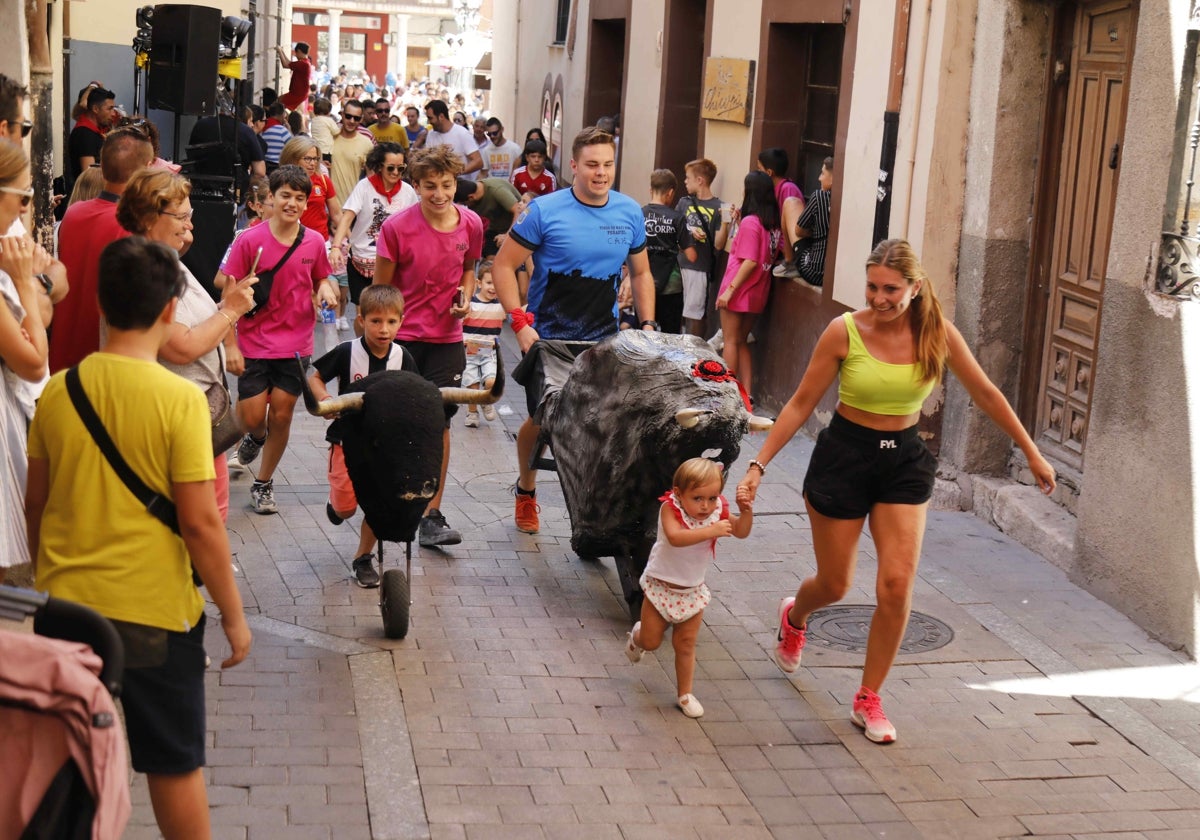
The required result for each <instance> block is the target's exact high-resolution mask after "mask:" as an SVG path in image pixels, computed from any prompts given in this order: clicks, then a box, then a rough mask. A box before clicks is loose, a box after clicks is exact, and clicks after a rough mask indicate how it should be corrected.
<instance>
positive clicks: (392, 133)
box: [368, 122, 408, 152]
mask: <svg viewBox="0 0 1200 840" xmlns="http://www.w3.org/2000/svg"><path fill="white" fill-rule="evenodd" d="M368 130H369V131H370V132H371V134H373V135H375V142H376V143H399V144H400V145H401V146H403V147H404V151H405V152H407V151H408V132H407V131H405V130H404V126H402V125H400V123H398V122H389V123H388V124H387V128H381V127H380V125H379V123H375V125H373V126H371V128H370V129H368Z"/></svg>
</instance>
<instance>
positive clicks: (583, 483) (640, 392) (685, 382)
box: [513, 330, 773, 620]
mask: <svg viewBox="0 0 1200 840" xmlns="http://www.w3.org/2000/svg"><path fill="white" fill-rule="evenodd" d="M541 345H543V346H542V347H540V348H539V355H540V357H541V358H530V357H531V356H533V355H534V354H532V353H531V354H529V355H527V356H526V361H524V362H523V363H522V366H527V367H526V369H527V370H529V369H530V368H532V366H533V365H539V366H541V369H542V374H543V376H544V379H545V381H546V383H547V386H546V389H545V392H544V393H543V395H542V401H541V403H540V405H539V407H538V418H539V419H540V423H541V436H540V438H539V440H538V445H537V446H536V447H535V451H534V456H533V459H532V461H531V466H533V467H535V468H537V469H553V470H556V471H557V472H558V476H559V480H560V482H561V484H562V492H563V498H564V499H565V501H566V505H567V512H568V514H569V515H570V517H571V548H572V549H573V550H574V551H575V553H576V554H578V555H579V557H580V559H582V560H592V561H594V560H596V559H598V558H600V557H612V558H613V560H614V562H615V564H616V568H617V573H618V575H619V577H620V580H621V590H622V594H623V595H624V597H625V601H626V603H627V604H628V605H629V613H630V615H631V616H632V617H633V618H634V619H635V620H636V619H637V617H638V616H639V615H640V614H641V605H642V591H641V586H640V584H639V583H638V580H639V579H640V578H641V576H642V572H643V571H644V570H645V568H646V560H647V559H648V558H649V556H650V548H651V546H652V545H653V544H654V539H655V537H656V535H657V530H658V509H659V504H660V503H659V501H658V499H659V497H660V496H661V495H662V494H663V492H664V491H665V490H667V489H669V488H670V486H671V479H672V477H673V476H674V473H675V469H676V468H677V467H678V466H679V465H680V464H681V463H683V462H684V461H686V460H687V459H689V458H696V457H709V458H712V459H713V460H716V461H720V462H721V464H723V465H724V467H725V468H726V469H728V468H729V466H730V465H731V464H732V463H733V462H734V461H735V460H737V457H738V452H739V450H740V448H741V440H742V437H743V436H744V435H745V434H746V432H747V431H763V430H766V429H768V428H770V427H771V424H772V422H773V421H771V420H769V419H766V418H761V417H755V416H753V415H752V414H751V413H750V411H749V408H748V404H749V399H748V398H747V396H746V394H745V392H744V391H743V390H742V388H741V386H740V384H739V383H738V382H737V380H736V379H735V378H734V377H733V376H732V375H731V374H730V373H729V371H728V370H726V368H725V365H724V364H722V362H721V360H720V358H719V357H718V356H717V355H716V353H715V352H713V350H712V348H711V347H710V346H709V345H708V344H707V343H706V342H704V341H702V340H700V339H699V338H696V337H694V336H690V335H667V334H664V333H658V332H642V331H639V330H625V331H622V332H621V333H618V334H617V335H615V336H613V337H611V338H608V339H605V340H604V341H601V342H599V343H597V344H595V345H593V346H591V347H590V348H588V349H586V350H584V351H583V352H582V353H580V354H579V355H578V357H576V358H575V359H574V361H573V362H572V361H571V355H572V354H571V353H570V352H569V349H568V348H566V347H565V346H564V345H563V343H561V342H553V341H543V342H541ZM524 373H525V371H522V370H521V368H520V367H518V368H517V369H516V370H515V371H514V372H513V377H514V378H515V379H517V380H518V381H522V380H523V379H525V377H524V376H523V374H524ZM547 449H549V450H550V451H551V452H552V454H553V460H550V459H547V458H546V457H545V454H546V450H547Z"/></svg>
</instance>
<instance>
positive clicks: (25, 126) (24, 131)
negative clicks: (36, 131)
mask: <svg viewBox="0 0 1200 840" xmlns="http://www.w3.org/2000/svg"><path fill="white" fill-rule="evenodd" d="M31 131H33V123H31V122H30V121H29V120H25V121H24V122H23V123H21V136H22V137H28V136H29V132H31Z"/></svg>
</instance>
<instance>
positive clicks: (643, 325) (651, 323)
mask: <svg viewBox="0 0 1200 840" xmlns="http://www.w3.org/2000/svg"><path fill="white" fill-rule="evenodd" d="M646 327H650V328H651V329H652V330H656V331H658V332H662V327H660V326H659V325H658V321H653V320H651V321H642V322H641V323H639V324H638V329H639V330H644V329H646Z"/></svg>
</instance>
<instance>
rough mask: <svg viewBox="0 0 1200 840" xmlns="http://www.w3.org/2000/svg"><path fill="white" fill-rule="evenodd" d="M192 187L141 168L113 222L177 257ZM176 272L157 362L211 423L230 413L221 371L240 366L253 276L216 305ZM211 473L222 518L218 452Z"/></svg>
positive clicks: (223, 474) (188, 239) (222, 473)
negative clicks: (199, 394) (191, 391)
mask: <svg viewBox="0 0 1200 840" xmlns="http://www.w3.org/2000/svg"><path fill="white" fill-rule="evenodd" d="M191 192H192V185H191V184H190V183H189V182H188V180H187V179H186V178H183V177H181V176H179V175H176V174H175V173H173V172H168V171H166V170H163V169H143V170H140V171H139V172H137V173H136V174H135V175H134V176H133V177H132V178H131V179H130V180H129V183H128V184H127V185H126V186H125V192H124V194H122V196H121V200H120V201H119V202H118V203H117V221H118V222H120V224H121V226H122V227H123V228H125V229H126V230H128V231H129V232H130V233H134V234H140V235H141V236H144V237H146V238H147V239H149V240H151V241H153V242H161V243H162V244H163V245H166V246H168V247H170V248H173V249H174V250H175V252H176V253H178V254H183V253H184V252H186V251H187V249H188V248H189V247H190V246H191V244H192V202H191ZM179 270H180V271H181V272H182V273H183V275H184V278H185V279H186V280H187V286H186V288H185V290H184V293H183V297H181V298H180V300H179V305H178V306H177V307H176V308H175V324H174V327H173V328H172V330H171V333H170V336H169V337H168V339H167V343H166V344H164V345H163V347H162V350H160V351H159V354H158V360H159V361H160V362H161V363H162V364H163V366H164V367H166V368H168V369H169V370H173V371H175V372H176V373H178V374H179V375H180V376H182V377H183V378H184V379H187V380H189V381H191V382H195V383H196V384H197V385H199V386H200V388H201V389H202V390H203V391H204V392H205V394H206V395H207V396H208V398H209V399H208V403H209V408H210V410H211V411H212V414H213V416H212V418H211V419H212V420H213V423H214V425H215V424H216V423H217V422H218V421H219V420H221V418H222V416H224V414H225V412H227V411H233V406H232V402H231V401H230V400H229V392H228V390H227V389H226V385H225V371H226V370H228V371H229V372H230V373H233V374H234V375H238V374H240V373H241V372H242V370H243V369H244V365H245V362H244V361H243V359H242V354H241V352H239V351H238V349H237V336H236V332H235V328H236V325H237V322H238V319H239V318H241V317H242V316H243V315H245V314H246V313H247V312H249V311H250V310H251V309H252V308H253V307H254V292H253V289H252V288H251V287H252V286H253V285H254V284H255V283H257V282H258V278H257V277H255V276H253V275H250V276H248V277H245V278H243V279H242V280H239V281H237V282H236V283H229V284H227V285H226V286H225V288H224V289H223V290H222V296H221V302H220V304H219V305H218V304H216V303H213V299H212V297H210V296H209V294H208V292H207V291H206V290H205V288H204V286H202V285H201V284H200V281H199V280H197V279H196V278H195V277H194V276H193V275H192V273H191V272H190V271H188V269H187V267H186V266H185V265H184V264H183V263H182V262H181V263H179ZM213 458H214V459H215V465H216V470H217V480H216V491H217V506H218V508H220V511H221V519H222V520H224V519H225V518H226V516H227V515H228V513H229V468H228V467H227V466H226V465H225V459H224V454H223V453H222V452H214V453H213Z"/></svg>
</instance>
